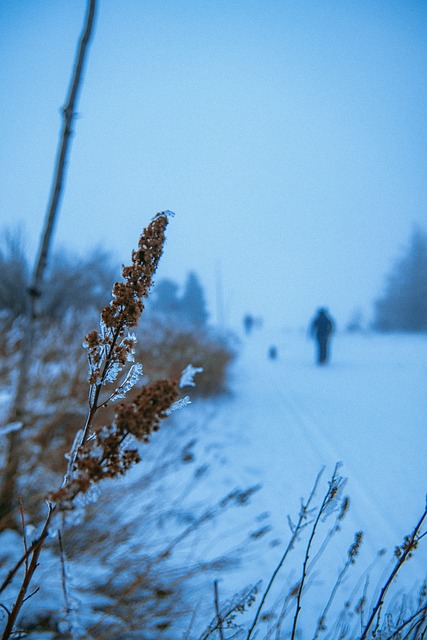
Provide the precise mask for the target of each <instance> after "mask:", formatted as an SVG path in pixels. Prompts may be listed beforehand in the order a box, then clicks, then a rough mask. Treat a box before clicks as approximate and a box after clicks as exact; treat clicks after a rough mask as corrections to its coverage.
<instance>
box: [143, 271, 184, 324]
mask: <svg viewBox="0 0 427 640" xmlns="http://www.w3.org/2000/svg"><path fill="white" fill-rule="evenodd" d="M178 289H179V287H178V285H177V283H176V282H175V281H174V280H170V279H169V278H164V279H163V280H160V281H159V282H158V283H157V284H156V286H155V287H154V290H153V293H152V295H151V304H150V308H151V309H152V310H153V311H155V312H156V313H160V314H162V315H163V314H164V315H174V316H176V317H177V316H178V315H179V314H180V307H181V304H180V299H179V298H178Z"/></svg>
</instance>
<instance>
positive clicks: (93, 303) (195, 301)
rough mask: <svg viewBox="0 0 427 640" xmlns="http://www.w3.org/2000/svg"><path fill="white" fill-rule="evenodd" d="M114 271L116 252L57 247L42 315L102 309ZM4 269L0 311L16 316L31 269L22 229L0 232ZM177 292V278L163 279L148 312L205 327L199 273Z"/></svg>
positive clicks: (50, 316)
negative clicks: (113, 253)
mask: <svg viewBox="0 0 427 640" xmlns="http://www.w3.org/2000/svg"><path fill="white" fill-rule="evenodd" d="M116 272H117V265H115V263H114V260H113V259H112V256H111V255H110V254H109V253H108V252H106V251H104V250H103V249H101V248H96V249H94V250H92V251H91V252H89V253H87V254H85V255H82V256H79V255H77V254H75V253H72V252H67V251H65V250H58V251H57V252H56V253H55V254H54V255H53V256H52V259H51V262H50V265H49V269H48V272H47V274H46V279H45V283H44V285H43V295H42V296H41V299H40V308H39V315H40V316H41V317H45V318H48V319H50V320H60V319H61V318H63V317H64V316H65V315H66V313H67V312H68V311H87V310H88V309H91V308H93V309H100V308H101V307H102V306H103V305H104V304H105V299H106V298H108V296H110V292H111V283H112V282H114V279H115V276H116ZM0 273H1V278H0V313H1V314H2V315H4V316H7V317H9V318H10V319H11V320H13V319H15V318H17V317H19V316H22V315H24V314H25V312H26V305H27V290H28V287H29V286H30V273H31V270H30V261H29V258H28V255H27V251H26V246H25V238H24V236H23V234H22V233H21V231H20V230H19V229H18V228H15V229H11V228H6V229H4V230H3V232H2V233H1V234H0ZM179 291H180V286H179V284H178V283H177V282H175V281H174V280H171V279H167V278H165V279H162V280H159V282H158V283H157V284H156V285H155V287H154V289H153V292H152V300H151V301H150V302H149V303H148V306H149V309H150V311H152V312H153V313H154V314H155V315H160V316H162V317H165V318H167V319H168V321H170V322H173V323H174V324H179V325H183V324H184V325H185V326H187V327H192V328H197V327H199V328H200V327H205V326H206V325H207V322H208V318H209V314H208V312H207V309H206V299H205V295H204V291H203V287H202V285H201V284H200V281H199V279H198V277H197V275H196V273H194V272H193V271H191V272H190V273H189V274H188V276H187V279H186V281H185V284H184V287H183V292H182V294H180V293H179Z"/></svg>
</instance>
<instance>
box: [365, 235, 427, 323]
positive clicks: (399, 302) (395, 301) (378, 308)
mask: <svg viewBox="0 0 427 640" xmlns="http://www.w3.org/2000/svg"><path fill="white" fill-rule="evenodd" d="M373 328H374V329H376V330H377V331H383V332H390V331H408V332H417V331H427V234H426V232H425V231H424V230H423V229H421V228H419V227H415V228H414V229H413V231H412V235H411V237H410V240H409V243H408V245H407V247H406V249H405V251H404V253H403V255H402V256H401V257H400V258H398V259H397V260H396V261H395V263H394V265H393V267H392V269H391V272H390V274H389V275H388V277H387V280H386V285H385V288H384V293H383V295H382V296H381V297H380V298H378V299H377V300H376V301H375V303H374V321H373Z"/></svg>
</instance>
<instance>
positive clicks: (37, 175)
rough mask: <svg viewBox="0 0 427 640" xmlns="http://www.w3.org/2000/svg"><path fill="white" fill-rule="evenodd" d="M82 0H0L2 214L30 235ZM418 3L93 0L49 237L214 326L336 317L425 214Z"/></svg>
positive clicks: (347, 312) (38, 224)
mask: <svg viewBox="0 0 427 640" xmlns="http://www.w3.org/2000/svg"><path fill="white" fill-rule="evenodd" d="M85 12H86V2H85V1H83V0H61V1H60V2H58V0H2V2H1V3H0V28H1V34H0V35H1V37H0V56H1V65H0V86H1V92H0V114H1V125H0V131H1V137H0V212H1V213H0V216H1V217H0V221H1V226H2V227H3V226H5V225H10V224H11V223H13V222H14V221H18V222H19V224H20V225H21V224H22V226H23V228H24V229H25V231H26V234H27V239H28V244H29V246H30V249H31V250H33V251H34V249H35V247H36V246H37V243H38V239H39V235H40V231H41V229H42V225H43V220H44V216H45V210H46V204H47V200H48V194H49V188H50V183H51V179H52V171H53V164H54V159H55V154H56V149H57V145H58V137H59V131H60V127H61V114H60V108H61V106H63V105H64V101H65V96H66V92H67V90H68V86H69V82H70V76H71V69H72V65H73V62H74V58H75V51H76V45H77V40H78V38H79V36H80V33H81V30H82V27H83V22H84V17H85ZM426 78H427V2H426V1H425V0H418V1H415V0H384V1H381V0H354V1H346V0H316V1H315V0H313V1H310V0H194V1H193V0H140V1H138V0H120V2H117V1H116V0H99V3H98V13H97V20H96V27H95V33H94V38H93V41H92V45H91V48H90V51H89V58H88V63H87V67H86V73H85V78H84V85H83V87H82V91H81V94H80V97H79V103H78V113H79V117H78V120H77V121H76V122H75V135H74V138H73V142H72V147H71V155H70V162H69V170H68V175H67V181H66V188H65V192H64V197H63V202H62V207H61V211H60V217H59V219H58V223H57V226H56V230H55V247H56V248H58V247H68V248H69V249H72V250H78V251H83V250H86V249H90V248H91V247H94V246H95V245H99V244H102V245H103V247H104V248H107V249H109V250H111V251H112V252H113V254H114V255H115V256H116V257H117V260H118V261H120V262H125V263H126V262H128V261H129V256H130V252H131V250H132V248H134V247H135V246H136V244H137V241H138V237H139V234H140V232H141V231H142V229H143V227H144V226H146V224H147V223H148V222H149V220H150V219H151V217H152V216H153V215H154V214H155V213H156V212H157V211H160V210H164V209H170V210H173V211H175V212H176V216H175V218H174V219H173V220H172V222H171V224H170V227H169V230H168V243H167V247H166V251H165V255H164V257H163V259H162V264H161V267H160V270H159V273H158V279H159V278H161V277H172V278H174V279H176V280H177V281H178V282H179V283H183V282H184V280H185V278H186V275H187V273H188V272H189V271H190V270H194V271H196V272H197V274H198V275H199V277H200V279H201V281H202V283H203V285H204V287H205V289H206V292H207V297H208V303H209V307H210V310H211V313H212V318H213V320H221V321H222V322H226V323H228V324H236V323H239V322H240V320H241V317H242V315H243V314H244V313H245V312H251V313H253V314H255V315H260V316H263V318H264V321H265V322H266V323H268V324H274V325H277V326H296V327H300V326H306V324H307V323H308V320H309V318H310V316H311V315H312V313H313V311H314V310H315V308H316V307H317V306H319V305H325V306H328V307H329V309H330V311H331V313H332V314H333V315H334V316H335V318H336V320H337V323H338V326H340V327H341V328H342V327H344V326H345V324H346V322H347V321H348V319H349V317H350V316H351V314H352V312H353V310H354V309H356V308H357V307H361V308H362V309H363V311H364V313H365V316H366V318H367V319H368V318H369V316H370V313H371V305H372V300H373V299H374V298H375V297H376V296H378V295H379V294H380V292H381V289H382V287H383V283H384V278H385V275H386V273H387V272H388V271H389V269H390V267H391V265H392V263H393V261H394V260H395V258H396V256H398V255H399V253H400V252H401V250H402V248H403V247H404V246H405V245H406V244H407V241H408V238H409V236H410V234H411V230H412V228H413V226H414V224H420V225H421V226H423V227H424V228H426V226H427V224H426V222H427V181H426V177H427V172H426V169H427V163H426V157H427V144H426V143H427V118H426V115H427V114H426V106H427V83H426Z"/></svg>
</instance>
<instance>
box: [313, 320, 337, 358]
mask: <svg viewBox="0 0 427 640" xmlns="http://www.w3.org/2000/svg"><path fill="white" fill-rule="evenodd" d="M334 330H335V323H334V321H333V319H332V318H331V317H330V316H329V314H328V311H327V309H325V308H324V307H322V308H321V309H319V310H318V312H317V315H316V316H315V318H313V320H312V322H311V325H310V335H311V337H312V338H314V339H315V340H316V341H317V364H322V365H323V364H326V363H327V361H328V357H329V352H328V345H329V340H330V337H331V335H332V333H333V332H334Z"/></svg>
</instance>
